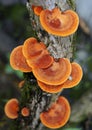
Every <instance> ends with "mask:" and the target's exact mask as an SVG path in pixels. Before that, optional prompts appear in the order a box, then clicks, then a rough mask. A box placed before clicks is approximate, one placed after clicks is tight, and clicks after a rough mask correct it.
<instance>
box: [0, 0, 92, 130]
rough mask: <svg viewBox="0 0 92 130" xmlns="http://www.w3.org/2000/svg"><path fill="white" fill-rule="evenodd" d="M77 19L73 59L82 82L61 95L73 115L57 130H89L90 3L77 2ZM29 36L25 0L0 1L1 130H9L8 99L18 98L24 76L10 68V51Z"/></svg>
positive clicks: (91, 114)
mask: <svg viewBox="0 0 92 130" xmlns="http://www.w3.org/2000/svg"><path fill="white" fill-rule="evenodd" d="M76 10H77V12H78V14H79V16H80V26H79V28H78V32H77V38H76V44H75V45H74V46H76V48H75V53H74V59H75V61H76V62H78V63H79V64H80V65H81V66H82V68H83V72H84V75H83V79H82V81H81V82H80V84H79V85H78V86H76V87H74V88H72V89H67V90H64V91H63V93H62V94H63V95H64V96H65V97H67V98H68V100H69V102H70V104H71V107H72V113H71V117H70V120H69V122H68V124H67V125H66V126H65V127H63V128H61V129H60V130H92V110H91V109H92V1H91V0H81V1H80V0H76ZM31 34H32V29H31V23H30V20H29V14H28V11H27V9H26V0H0V130H10V124H11V120H9V119H8V118H7V117H6V116H5V114H4V105H5V103H6V102H7V101H8V100H9V99H10V98H13V97H14V98H19V97H20V91H19V88H18V83H19V82H20V81H21V80H22V79H23V74H22V73H21V72H19V71H14V70H13V69H12V68H11V67H10V64H9V56H10V52H11V50H12V49H13V48H14V47H16V46H18V45H20V44H23V41H24V40H25V39H26V38H28V37H30V36H31ZM11 130H13V128H11Z"/></svg>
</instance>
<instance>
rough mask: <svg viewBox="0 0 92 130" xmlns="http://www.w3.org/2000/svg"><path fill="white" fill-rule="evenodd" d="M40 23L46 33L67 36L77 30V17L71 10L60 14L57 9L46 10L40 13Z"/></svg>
mask: <svg viewBox="0 0 92 130" xmlns="http://www.w3.org/2000/svg"><path fill="white" fill-rule="evenodd" d="M40 22H41V25H42V27H43V28H44V29H45V30H46V31H47V32H48V33H51V34H53V35H57V36H68V35H71V34H73V33H74V32H75V31H76V30H77V28H78V25H79V17H78V15H77V13H76V12H74V11H72V10H66V11H64V12H62V11H60V9H59V8H54V9H53V10H52V11H50V10H47V9H46V10H43V11H41V13H40Z"/></svg>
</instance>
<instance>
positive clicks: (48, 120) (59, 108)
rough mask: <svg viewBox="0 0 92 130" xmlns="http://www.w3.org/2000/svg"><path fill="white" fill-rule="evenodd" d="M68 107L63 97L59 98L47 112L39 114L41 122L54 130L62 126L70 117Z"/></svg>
mask: <svg viewBox="0 0 92 130" xmlns="http://www.w3.org/2000/svg"><path fill="white" fill-rule="evenodd" d="M70 111H71V110H70V105H69V102H68V101H67V99H66V98H65V97H62V96H60V97H59V98H58V100H57V102H56V103H54V104H52V106H51V107H50V108H49V110H47V111H45V112H42V113H41V114H40V119H41V122H42V123H43V124H44V125H45V126H47V127H48V128H52V129H56V128H60V127H62V126H64V125H65V124H66V123H67V121H68V120H69V117H70Z"/></svg>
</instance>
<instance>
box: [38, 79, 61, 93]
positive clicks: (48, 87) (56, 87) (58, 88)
mask: <svg viewBox="0 0 92 130" xmlns="http://www.w3.org/2000/svg"><path fill="white" fill-rule="evenodd" d="M37 83H38V85H39V87H40V88H41V89H42V90H43V91H45V92H47V93H58V92H60V91H62V85H48V84H45V83H43V82H41V81H37Z"/></svg>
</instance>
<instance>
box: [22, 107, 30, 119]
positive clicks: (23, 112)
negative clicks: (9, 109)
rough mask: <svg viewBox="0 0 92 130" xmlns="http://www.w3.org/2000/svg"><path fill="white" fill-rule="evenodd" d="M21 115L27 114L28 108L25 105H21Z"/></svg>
mask: <svg viewBox="0 0 92 130" xmlns="http://www.w3.org/2000/svg"><path fill="white" fill-rule="evenodd" d="M21 115H23V116H25V117H26V116H29V109H28V108H27V107H23V108H22V110H21Z"/></svg>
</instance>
